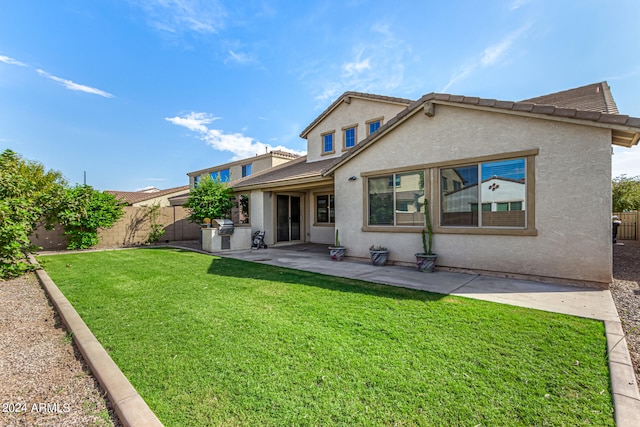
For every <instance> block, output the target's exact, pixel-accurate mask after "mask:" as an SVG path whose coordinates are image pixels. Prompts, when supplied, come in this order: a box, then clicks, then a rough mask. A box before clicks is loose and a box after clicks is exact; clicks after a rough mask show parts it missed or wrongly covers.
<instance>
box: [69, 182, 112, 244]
mask: <svg viewBox="0 0 640 427" xmlns="http://www.w3.org/2000/svg"><path fill="white" fill-rule="evenodd" d="M122 214H123V210H122V204H121V203H120V202H119V201H118V200H117V199H116V198H115V196H114V195H112V194H109V193H105V192H102V191H97V190H95V189H94V188H93V187H91V186H90V185H76V186H75V187H72V188H68V189H67V191H66V195H65V199H64V202H63V208H62V209H61V210H60V213H59V214H58V219H59V221H60V224H62V225H63V226H64V230H65V231H64V234H66V235H67V236H69V237H68V238H69V244H68V245H67V248H68V249H87V248H90V247H92V246H95V245H97V244H98V243H99V242H100V240H99V239H98V228H110V227H111V226H113V224H115V222H116V221H117V220H118V219H120V218H121V217H122Z"/></svg>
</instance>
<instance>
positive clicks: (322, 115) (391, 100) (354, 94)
mask: <svg viewBox="0 0 640 427" xmlns="http://www.w3.org/2000/svg"><path fill="white" fill-rule="evenodd" d="M352 98H360V99H367V100H370V101H379V102H386V103H390V104H399V105H405V106H408V105H409V104H411V102H412V101H411V100H410V99H405V98H395V97H393V96H383V95H374V94H371V93H363V92H345V93H343V94H342V96H340V98H338V99H336V100H335V101H334V102H333V103H332V104H331V105H329V107H327V109H326V110H324V111H323V112H322V113H320V115H319V116H318V117H316V119H315V120H314V121H312V122H311V124H310V125H309V126H307V127H306V129H305V130H303V131H302V133H301V134H300V138H306V137H307V135H308V134H309V132H311V130H312V129H313V128H314V127H316V125H318V124H319V123H320V122H321V121H323V120H324V119H325V117H327V116H328V115H329V114H331V112H332V111H333V110H335V109H336V108H338V106H339V105H340V104H341V103H343V102H345V103H347V104H350V103H351V99H352Z"/></svg>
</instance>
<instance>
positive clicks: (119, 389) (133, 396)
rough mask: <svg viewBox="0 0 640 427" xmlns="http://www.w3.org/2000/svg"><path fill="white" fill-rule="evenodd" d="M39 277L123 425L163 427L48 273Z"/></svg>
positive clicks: (42, 271) (33, 261) (33, 262)
mask: <svg viewBox="0 0 640 427" xmlns="http://www.w3.org/2000/svg"><path fill="white" fill-rule="evenodd" d="M29 260H30V262H31V263H32V264H34V265H37V262H36V260H35V258H34V257H33V256H30V257H29ZM36 275H37V276H38V279H39V280H40V283H41V284H42V287H43V288H44V289H45V291H46V292H47V294H48V296H49V299H50V300H51V303H52V304H53V306H54V307H55V309H56V311H57V312H58V315H59V316H60V318H61V319H62V322H63V323H64V325H65V326H66V327H67V329H68V330H69V331H70V332H71V333H72V334H73V340H74V342H75V344H76V346H77V347H78V350H79V351H80V353H81V354H82V357H83V358H84V360H85V362H86V363H87V366H88V367H89V369H90V370H91V372H92V373H93V375H94V376H95V378H96V379H97V380H98V382H99V383H100V385H101V386H102V388H103V389H104V390H105V391H106V392H107V397H108V398H109V401H110V402H111V405H112V406H113V409H114V410H115V411H116V414H117V415H118V419H119V420H120V422H121V423H122V425H123V426H125V427H129V426H131V427H134V426H149V427H161V426H162V423H161V422H160V420H159V419H158V417H157V416H156V415H155V414H154V413H153V412H152V411H151V409H150V408H149V406H148V405H147V403H146V402H145V401H144V400H143V399H142V397H141V396H140V395H139V394H138V392H137V391H136V389H135V388H133V386H132V385H131V383H130V382H129V380H128V379H127V377H125V376H124V374H123V373H122V371H120V369H119V368H118V366H117V365H116V364H115V362H114V361H113V359H111V357H110V356H109V354H108V353H107V352H106V350H105V349H104V348H103V347H102V345H101V344H100V342H98V340H97V339H96V337H95V336H94V335H93V334H92V333H91V331H90V330H89V328H88V327H87V325H86V324H85V323H84V321H83V320H82V318H81V317H80V315H79V314H78V312H77V311H76V310H75V308H73V306H72V305H71V303H70V302H69V301H68V300H67V298H66V297H65V296H64V295H63V294H62V292H60V289H58V287H57V286H56V284H55V283H54V282H53V280H52V279H51V277H49V275H48V274H47V272H46V271H44V270H42V269H40V270H37V271H36Z"/></svg>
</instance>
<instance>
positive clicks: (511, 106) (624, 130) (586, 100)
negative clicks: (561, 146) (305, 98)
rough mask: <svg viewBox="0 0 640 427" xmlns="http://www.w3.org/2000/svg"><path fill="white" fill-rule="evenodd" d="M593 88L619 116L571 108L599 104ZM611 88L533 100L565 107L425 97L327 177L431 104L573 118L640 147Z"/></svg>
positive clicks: (632, 121)
mask: <svg viewBox="0 0 640 427" xmlns="http://www.w3.org/2000/svg"><path fill="white" fill-rule="evenodd" d="M593 87H600V88H601V91H605V89H604V88H605V87H606V93H608V95H605V96H602V104H601V106H603V105H604V106H605V107H606V111H614V108H615V111H616V113H609V112H600V111H594V110H583V109H577V108H575V107H571V106H572V105H574V106H581V107H582V108H587V107H589V106H594V105H595V102H593V100H592V98H595V97H593V96H588V95H584V93H585V92H589V91H590V90H591V89H585V88H593ZM608 88H609V86H608V85H607V83H606V82H602V83H596V84H594V85H589V86H583V87H581V88H576V89H571V90H568V91H564V92H558V93H557V94H551V95H546V96H542V97H539V98H532V100H540V99H541V100H543V101H547V102H548V101H549V100H554V99H557V100H561V99H564V105H565V106H564V107H563V106H555V105H548V104H538V103H535V102H532V100H526V101H520V102H512V101H500V100H496V99H486V98H478V97H470V96H461V95H449V94H446V93H433V92H432V93H429V94H427V95H424V96H422V97H421V98H420V99H418V100H417V101H414V102H412V103H411V104H410V105H409V106H408V107H407V108H406V109H405V110H402V111H401V112H400V113H398V114H397V115H396V116H395V117H393V118H392V119H391V120H389V121H388V122H386V123H385V124H383V125H382V126H381V127H380V128H379V129H378V130H377V131H376V132H375V133H372V134H371V135H369V136H368V137H366V138H365V139H363V140H362V141H360V142H359V143H358V144H356V146H355V147H354V148H353V149H351V150H350V151H348V152H347V153H345V154H344V155H342V156H341V157H340V158H339V160H338V161H337V162H335V163H334V164H333V165H331V166H330V167H329V168H327V169H326V170H325V171H324V175H325V176H327V175H330V174H331V173H332V172H333V171H334V170H335V169H337V168H338V167H339V166H340V165H341V164H343V163H345V162H347V161H348V160H349V159H351V158H352V157H354V156H356V155H357V154H358V153H359V152H360V151H361V150H363V149H366V148H367V147H368V146H370V145H371V143H373V142H374V141H375V140H377V139H379V138H380V137H381V136H383V135H384V134H385V133H386V132H387V131H388V130H389V129H392V128H393V127H395V126H396V125H398V124H399V123H401V122H402V121H404V120H405V119H406V118H408V117H410V116H412V115H413V114H415V113H416V112H417V111H419V109H420V108H425V109H426V108H427V106H428V104H429V103H433V104H438V103H441V104H449V105H455V104H459V105H461V106H468V107H479V108H483V109H488V110H495V111H510V112H516V113H523V114H527V115H529V114H531V115H534V116H547V117H553V118H558V119H573V120H578V121H583V122H593V123H597V124H599V125H601V126H604V127H607V128H610V129H612V138H611V143H612V144H615V145H620V146H625V147H631V146H633V145H636V144H638V140H639V138H640V118H637V117H629V116H627V115H622V114H618V113H617V107H615V102H614V101H613V97H611V92H610V91H609V89H608ZM572 94H573V96H574V98H573V101H571V96H572ZM591 95H593V94H591ZM547 97H549V98H547ZM598 97H600V95H598ZM608 98H610V100H608ZM538 102H539V101H538ZM556 102H559V101H556Z"/></svg>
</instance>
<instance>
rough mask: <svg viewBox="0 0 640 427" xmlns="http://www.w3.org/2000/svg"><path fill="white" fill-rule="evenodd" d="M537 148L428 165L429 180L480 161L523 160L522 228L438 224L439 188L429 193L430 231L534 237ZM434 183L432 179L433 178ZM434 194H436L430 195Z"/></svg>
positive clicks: (439, 219)
mask: <svg viewBox="0 0 640 427" xmlns="http://www.w3.org/2000/svg"><path fill="white" fill-rule="evenodd" d="M538 153H539V150H538V149H533V150H524V151H516V152H511V153H502V154H496V155H488V156H480V157H472V158H467V159H461V160H453V161H446V162H439V163H436V164H432V165H431V171H432V175H434V176H432V179H439V178H440V176H441V175H440V169H445V168H452V167H463V166H473V165H480V164H481V163H489V162H495V161H503V160H515V159H519V158H522V159H524V162H525V186H526V188H525V201H524V204H523V206H524V207H525V209H524V211H525V225H524V227H490V226H460V225H447V226H443V225H440V224H441V217H440V215H441V200H440V198H441V197H442V194H441V191H440V187H437V188H434V191H433V193H435V194H432V200H433V203H431V205H430V207H431V213H432V214H433V217H432V219H435V221H432V224H433V231H434V232H435V233H442V234H476V235H504V236H537V234H538V231H537V230H536V228H535V158H536V156H537V155H538ZM434 182H435V181H434ZM433 196H435V197H433Z"/></svg>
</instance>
